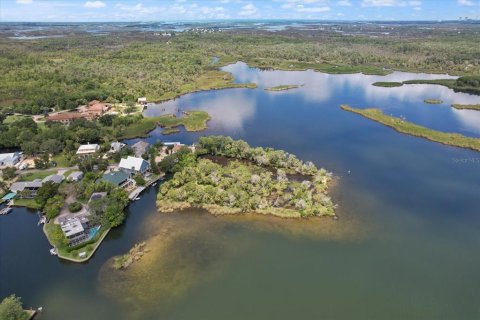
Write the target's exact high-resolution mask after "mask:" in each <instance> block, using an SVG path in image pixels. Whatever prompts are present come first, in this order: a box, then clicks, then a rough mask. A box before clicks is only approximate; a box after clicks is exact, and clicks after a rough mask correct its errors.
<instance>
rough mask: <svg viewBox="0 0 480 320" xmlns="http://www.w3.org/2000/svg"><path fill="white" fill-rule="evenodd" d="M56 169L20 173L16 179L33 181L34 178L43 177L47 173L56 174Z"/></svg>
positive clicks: (47, 174)
mask: <svg viewBox="0 0 480 320" xmlns="http://www.w3.org/2000/svg"><path fill="white" fill-rule="evenodd" d="M56 173H57V170H45V171H35V172H26V173H22V174H21V175H20V176H19V177H18V180H17V181H33V180H35V179H43V178H45V177H47V176H49V175H52V174H56Z"/></svg>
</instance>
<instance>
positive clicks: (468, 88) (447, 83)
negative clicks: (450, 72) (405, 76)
mask: <svg viewBox="0 0 480 320" xmlns="http://www.w3.org/2000/svg"><path fill="white" fill-rule="evenodd" d="M469 78H474V77H469V76H465V77H460V78H458V79H433V80H407V81H403V82H393V81H392V82H389V81H385V82H375V83H373V84H372V85H374V86H377V87H386V88H391V87H401V86H403V85H404V84H434V85H440V86H444V87H447V88H449V89H452V90H453V91H455V92H464V93H469V94H473V95H480V87H478V86H476V87H475V86H472V85H465V83H464V82H465V80H464V81H462V80H463V79H467V80H466V81H468V79H469ZM459 80H460V82H459Z"/></svg>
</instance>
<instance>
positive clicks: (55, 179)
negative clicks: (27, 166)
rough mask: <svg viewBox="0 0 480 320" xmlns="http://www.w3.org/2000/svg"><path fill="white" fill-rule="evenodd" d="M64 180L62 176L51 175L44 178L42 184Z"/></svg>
mask: <svg viewBox="0 0 480 320" xmlns="http://www.w3.org/2000/svg"><path fill="white" fill-rule="evenodd" d="M63 179H64V177H63V176H62V175H59V174H52V175H50V176H48V177H45V178H44V179H43V180H42V182H43V183H45V182H48V181H51V182H53V183H57V184H58V183H60V182H62V181H63Z"/></svg>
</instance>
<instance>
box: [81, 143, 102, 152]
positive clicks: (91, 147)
mask: <svg viewBox="0 0 480 320" xmlns="http://www.w3.org/2000/svg"><path fill="white" fill-rule="evenodd" d="M98 149H100V146H99V145H98V144H83V145H81V146H80V147H79V148H78V150H77V154H85V153H95V152H97V151H98Z"/></svg>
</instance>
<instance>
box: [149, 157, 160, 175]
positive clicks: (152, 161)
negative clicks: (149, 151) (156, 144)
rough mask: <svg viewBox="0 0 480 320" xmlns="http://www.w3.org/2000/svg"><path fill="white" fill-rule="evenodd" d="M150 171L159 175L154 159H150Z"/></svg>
mask: <svg viewBox="0 0 480 320" xmlns="http://www.w3.org/2000/svg"><path fill="white" fill-rule="evenodd" d="M150 170H152V172H153V173H154V174H159V173H160V170H159V169H158V166H157V163H156V162H155V157H151V158H150Z"/></svg>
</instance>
